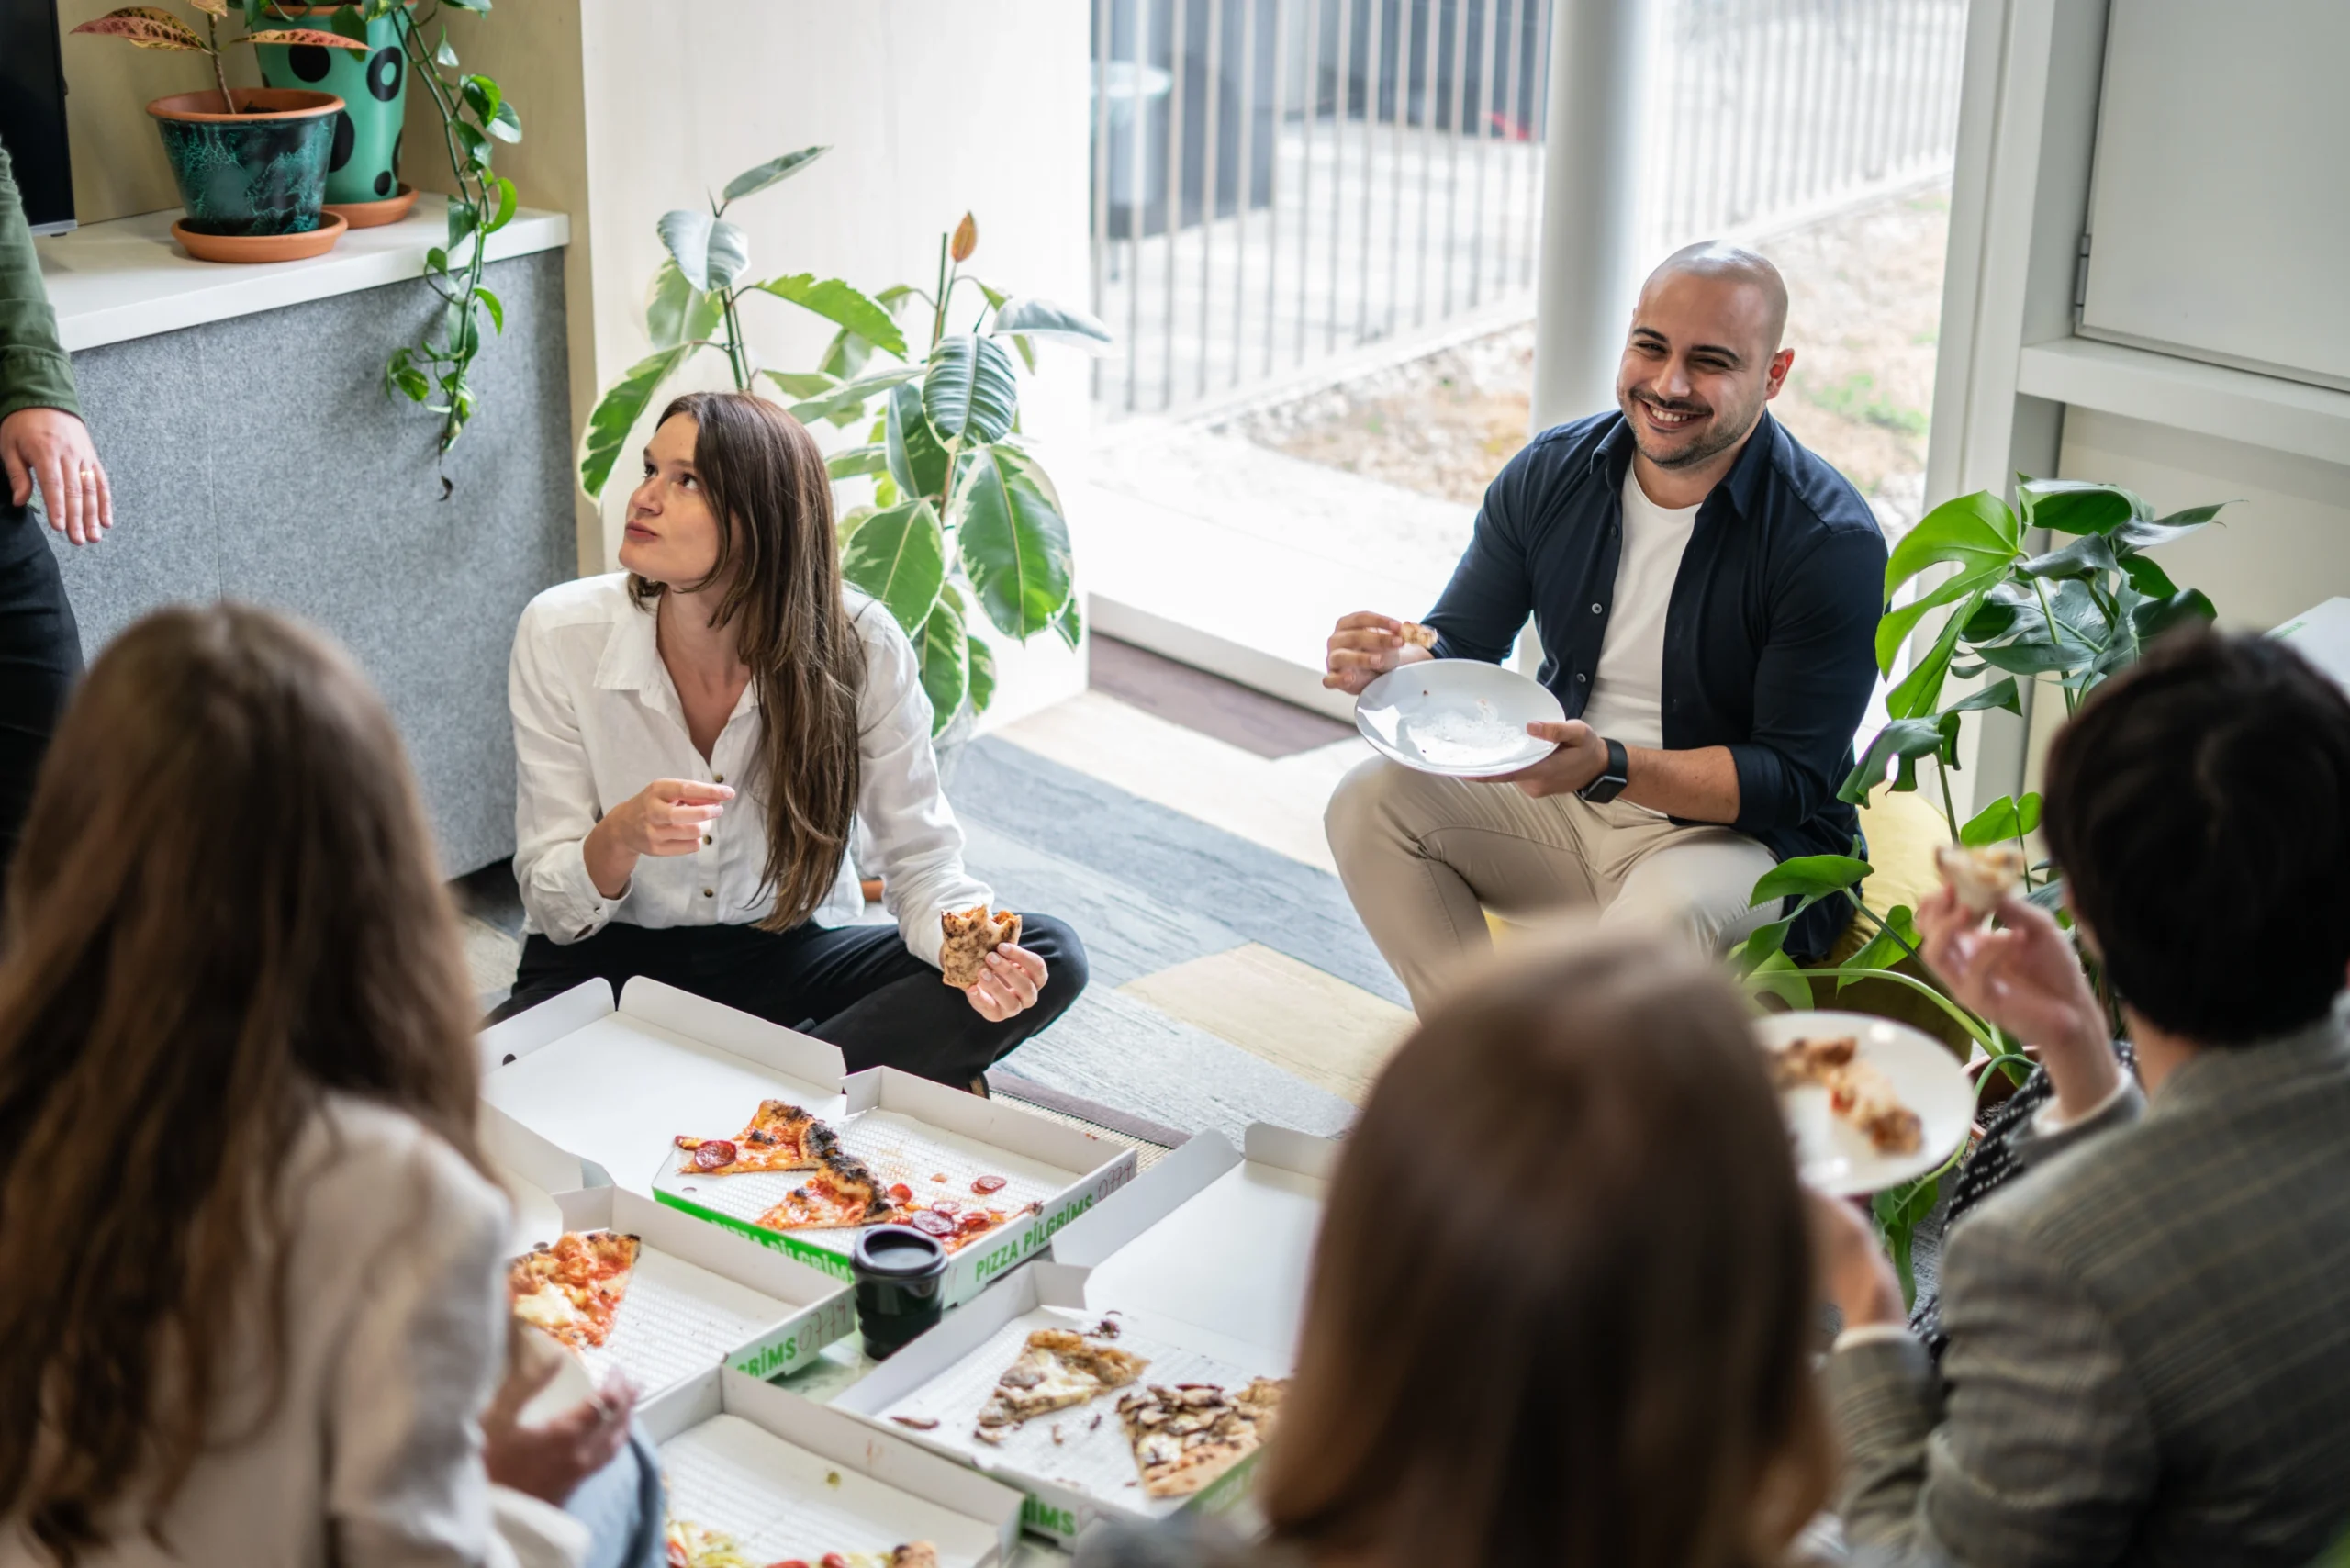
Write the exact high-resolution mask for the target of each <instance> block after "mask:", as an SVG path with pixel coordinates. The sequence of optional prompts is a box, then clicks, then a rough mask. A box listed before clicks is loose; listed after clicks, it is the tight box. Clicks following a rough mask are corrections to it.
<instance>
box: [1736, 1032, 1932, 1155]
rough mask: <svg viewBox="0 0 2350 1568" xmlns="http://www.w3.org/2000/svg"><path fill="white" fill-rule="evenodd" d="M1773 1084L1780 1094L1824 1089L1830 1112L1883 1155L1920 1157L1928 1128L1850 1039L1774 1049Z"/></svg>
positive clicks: (1797, 1042) (1806, 1041)
mask: <svg viewBox="0 0 2350 1568" xmlns="http://www.w3.org/2000/svg"><path fill="white" fill-rule="evenodd" d="M1770 1058H1771V1083H1772V1086H1773V1087H1774V1088H1775V1089H1779V1090H1783V1091H1784V1090H1788V1089H1800V1088H1805V1087H1807V1086H1810V1085H1818V1087H1819V1088H1822V1089H1825V1090H1827V1091H1828V1108H1829V1109H1830V1110H1831V1111H1833V1112H1835V1113H1836V1114H1838V1115H1839V1116H1841V1117H1843V1118H1844V1120H1846V1121H1848V1122H1850V1123H1852V1126H1855V1127H1857V1128H1859V1129H1860V1131H1861V1133H1862V1135H1863V1137H1866V1138H1867V1139H1868V1140H1869V1147H1870V1148H1874V1149H1875V1150H1876V1152H1877V1153H1879V1154H1915V1153H1917V1152H1918V1145H1919V1142H1920V1141H1921V1140H1922V1139H1923V1138H1924V1137H1925V1123H1924V1122H1922V1121H1921V1120H1919V1116H1918V1113H1917V1112H1915V1111H1913V1110H1911V1109H1910V1108H1909V1107H1908V1106H1907V1105H1905V1104H1903V1103H1901V1097H1900V1096H1899V1095H1898V1094H1897V1093H1895V1092H1894V1090H1893V1083H1892V1081H1890V1080H1889V1079H1887V1078H1886V1076H1885V1074H1884V1073H1882V1072H1880V1071H1879V1070H1876V1069H1875V1068H1874V1067H1872V1066H1870V1065H1869V1064H1868V1063H1867V1062H1864V1061H1863V1060H1862V1059H1861V1058H1860V1042H1859V1041H1858V1040H1856V1039H1854V1038H1853V1037H1852V1036H1850V1035H1839V1036H1828V1037H1822V1038H1817V1039H1811V1038H1806V1039H1796V1040H1789V1041H1788V1042H1787V1043H1786V1044H1785V1045H1783V1046H1774V1047H1770Z"/></svg>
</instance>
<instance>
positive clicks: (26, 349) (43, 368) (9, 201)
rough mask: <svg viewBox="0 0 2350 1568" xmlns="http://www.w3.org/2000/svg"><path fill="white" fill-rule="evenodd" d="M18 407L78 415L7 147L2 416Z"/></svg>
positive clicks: (0, 241)
mask: <svg viewBox="0 0 2350 1568" xmlns="http://www.w3.org/2000/svg"><path fill="white" fill-rule="evenodd" d="M17 409H64V410H65V411H66V412H67V413H69V414H72V415H73V416H74V417H75V418H77V419H78V418H79V417H80V416H81V413H82V405H81V403H80V401H79V400H78V399H77V398H75V397H74V396H73V361H72V360H70V359H68V358H67V357H66V354H65V351H64V350H63V349H62V348H60V347H58V345H57V312H56V311H54V310H52V309H50V308H49V290H48V288H47V287H46V286H44V285H43V284H42V283H41V280H40V257H39V254H38V253H37V252H35V251H34V250H33V231H32V230H30V229H29V228H28V227H27V226H26V224H25V204H24V201H23V199H22V198H21V197H19V196H17V176H16V174H15V173H14V172H13V171H12V170H11V169H10V168H9V166H8V152H7V150H6V148H0V420H5V419H6V418H7V417H8V416H9V415H10V414H13V413H15V412H16V411H17Z"/></svg>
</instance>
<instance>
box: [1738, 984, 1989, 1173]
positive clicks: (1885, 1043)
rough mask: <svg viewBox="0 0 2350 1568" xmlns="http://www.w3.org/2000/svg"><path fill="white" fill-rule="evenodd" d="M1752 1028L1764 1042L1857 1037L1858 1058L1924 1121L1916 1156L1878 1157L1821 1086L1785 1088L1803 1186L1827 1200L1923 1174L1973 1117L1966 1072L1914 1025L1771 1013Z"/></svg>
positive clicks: (1783, 1102)
mask: <svg viewBox="0 0 2350 1568" xmlns="http://www.w3.org/2000/svg"><path fill="white" fill-rule="evenodd" d="M1754 1032H1755V1034H1756V1036H1759V1037H1760V1038H1761V1039H1762V1043H1763V1044H1765V1045H1769V1046H1784V1045H1785V1044H1786V1043H1787V1042H1788V1041H1790V1040H1798V1039H1819V1038H1822V1037H1833V1036H1841V1035H1851V1036H1853V1037H1855V1038H1856V1039H1858V1040H1859V1041H1860V1059H1861V1060H1863V1061H1864V1062H1867V1063H1868V1064H1869V1065H1870V1066H1872V1067H1874V1068H1875V1069H1876V1070H1878V1071H1879V1072H1882V1073H1883V1074H1885V1076H1886V1080H1887V1081H1889V1082H1890V1083H1891V1084H1892V1085H1893V1092H1894V1093H1896V1094H1897V1095H1898V1096H1900V1099H1901V1103H1903V1104H1905V1105H1907V1106H1908V1107H1909V1108H1910V1109H1911V1110H1913V1111H1915V1112H1917V1113H1918V1119H1919V1121H1920V1122H1922V1123H1923V1124H1924V1130H1923V1136H1922V1137H1919V1140H1918V1151H1917V1152H1916V1153H1915V1154H1894V1155H1886V1154H1879V1153H1877V1152H1876V1150H1875V1149H1874V1148H1870V1147H1869V1140H1868V1137H1867V1135H1865V1134H1864V1133H1863V1132H1862V1131H1861V1130H1860V1129H1859V1128H1857V1127H1855V1126H1852V1124H1851V1123H1850V1122H1847V1121H1845V1120H1844V1119H1843V1118H1842V1117H1841V1116H1839V1115H1838V1114H1836V1113H1835V1112H1833V1111H1831V1110H1830V1109H1829V1106H1828V1091H1827V1090H1825V1089H1822V1088H1819V1087H1818V1086H1817V1085H1806V1086H1804V1087H1802V1088H1797V1089H1790V1090H1787V1091H1785V1092H1783V1093H1781V1094H1780V1096H1779V1103H1780V1107H1781V1108H1782V1109H1783V1110H1784V1111H1785V1113H1786V1117H1787V1128H1788V1131H1789V1132H1791V1133H1792V1134H1793V1135H1794V1137H1795V1145H1796V1168H1797V1170H1799V1171H1800V1172H1801V1173H1802V1176H1803V1179H1804V1182H1805V1184H1806V1185H1807V1186H1811V1187H1814V1188H1817V1189H1818V1191H1820V1192H1823V1193H1829V1194H1830V1195H1831V1196H1834V1197H1852V1196H1857V1195H1859V1194H1861V1193H1881V1192H1883V1191H1885V1189H1886V1188H1887V1187H1896V1186H1898V1185H1900V1184H1901V1183H1902V1182H1907V1181H1908V1180H1910V1179H1911V1178H1912V1177H1917V1176H1923V1175H1924V1174H1925V1173H1926V1172H1927V1171H1929V1170H1932V1169H1933V1168H1934V1167H1935V1166H1937V1165H1940V1164H1941V1163H1942V1161H1943V1160H1945V1159H1949V1158H1950V1151H1951V1150H1952V1149H1953V1148H1957V1147H1958V1145H1959V1140H1960V1139H1962V1138H1964V1137H1966V1128H1967V1124H1968V1123H1969V1122H1970V1121H1971V1120H1972V1119H1973V1117H1974V1114H1975V1096H1974V1095H1973V1094H1972V1093H1971V1092H1969V1091H1968V1089H1967V1083H1966V1074H1965V1073H1964V1072H1963V1071H1961V1070H1960V1069H1959V1065H1958V1058H1956V1057H1953V1056H1952V1055H1951V1053H1950V1047H1947V1046H1944V1045H1943V1044H1942V1042H1941V1041H1939V1040H1937V1039H1935V1038H1934V1037H1933V1036H1930V1035H1928V1034H1926V1033H1924V1032H1923V1031H1921V1030H1918V1029H1913V1028H1911V1027H1910V1026H1909V1025H1907V1024H1896V1023H1893V1022H1891V1021H1890V1020H1888V1019H1884V1018H1872V1017H1870V1016H1869V1015H1868V1014H1865V1013H1774V1014H1769V1015H1768V1016H1766V1017H1762V1018H1758V1019H1756V1020H1755V1023H1754Z"/></svg>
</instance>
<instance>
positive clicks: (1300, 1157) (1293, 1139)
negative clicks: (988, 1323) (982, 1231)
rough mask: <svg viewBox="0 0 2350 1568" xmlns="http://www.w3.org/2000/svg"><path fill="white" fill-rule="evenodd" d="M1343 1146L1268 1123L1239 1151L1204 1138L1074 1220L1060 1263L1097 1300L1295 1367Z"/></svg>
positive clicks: (1058, 1252) (1056, 1241)
mask: <svg viewBox="0 0 2350 1568" xmlns="http://www.w3.org/2000/svg"><path fill="white" fill-rule="evenodd" d="M1338 1149H1339V1146H1338V1144H1337V1143H1336V1142H1334V1141H1333V1140H1331V1139H1329V1138H1322V1137H1313V1136H1311V1135H1310V1134H1306V1133H1301V1132H1296V1131H1293V1130H1292V1129H1291V1128H1288V1127H1277V1126H1271V1125H1270V1124H1269V1123H1265V1122H1258V1123H1255V1124H1253V1125H1252V1126H1249V1127H1248V1131H1247V1132H1246V1133H1245V1134H1244V1135H1243V1144H1242V1148H1239V1149H1235V1148H1233V1147H1232V1145H1231V1144H1229V1143H1227V1142H1226V1141H1225V1139H1224V1138H1223V1137H1219V1136H1218V1135H1216V1134H1214V1133H1201V1134H1199V1135H1197V1136H1196V1137H1192V1138H1191V1139H1189V1140H1188V1141H1186V1142H1185V1143H1184V1144H1183V1146H1182V1147H1181V1148H1178V1149H1176V1150H1175V1151H1174V1152H1173V1153H1171V1154H1169V1155H1168V1156H1167V1157H1166V1158H1165V1159H1161V1160H1160V1161H1159V1162H1158V1164H1157V1165H1154V1166H1153V1167H1151V1169H1150V1170H1147V1171H1146V1172H1144V1173H1143V1174H1142V1175H1141V1176H1138V1177H1136V1179H1135V1181H1134V1182H1132V1183H1130V1184H1129V1185H1128V1186H1126V1187H1125V1188H1124V1189H1122V1190H1121V1191H1119V1192H1118V1193H1115V1194H1113V1196H1112V1197H1110V1198H1109V1199H1107V1200H1106V1201H1105V1202H1103V1203H1102V1204H1101V1205H1100V1206H1099V1207H1097V1208H1095V1209H1093V1210H1091V1212H1090V1213H1088V1214H1086V1215H1082V1216H1081V1217H1080V1218H1078V1219H1076V1220H1073V1221H1071V1222H1070V1223H1069V1226H1067V1227H1066V1228H1065V1229H1063V1230H1062V1231H1061V1232H1060V1234H1059V1235H1057V1236H1056V1237H1055V1238H1053V1260H1054V1261H1055V1262H1057V1263H1061V1264H1066V1265H1068V1266H1069V1267H1072V1268H1077V1269H1082V1270H1084V1271H1085V1272H1086V1279H1085V1285H1084V1292H1085V1300H1086V1303H1087V1304H1088V1305H1091V1306H1095V1307H1101V1308H1108V1307H1121V1308H1127V1309H1139V1310H1142V1311H1146V1312H1148V1313H1150V1314H1152V1315H1153V1316H1158V1317H1166V1318H1172V1319H1174V1320H1175V1321H1177V1322H1180V1323H1185V1324H1190V1325H1192V1326H1193V1327H1199V1328H1203V1329H1207V1330H1209V1331H1210V1332H1212V1333H1214V1334H1217V1335H1220V1336H1222V1337H1224V1338H1229V1339H1236V1340H1238V1341H1239V1342H1240V1343H1242V1344H1245V1345H1250V1346H1255V1347H1261V1348H1262V1349H1264V1350H1270V1351H1275V1352H1278V1354H1279V1358H1280V1363H1281V1365H1282V1366H1283V1367H1287V1366H1290V1365H1292V1364H1293V1363H1294V1361H1295V1360H1296V1346H1297V1335H1298V1326H1299V1323H1300V1321H1301V1319H1302V1318H1303V1316H1304V1311H1305V1282H1306V1274H1307V1271H1308V1270H1309V1268H1310V1266H1311V1264H1312V1261H1313V1255H1314V1240H1315V1236H1316V1235H1317V1234H1319V1232H1320V1230H1321V1228H1322V1210H1323V1205H1324V1204H1325V1202H1326V1198H1327V1196H1328V1191H1329V1181H1330V1173H1331V1171H1332V1170H1334V1169H1335V1168H1336V1166H1337V1159H1338ZM1207 1258H1212V1259H1214V1260H1216V1261H1215V1264H1214V1266H1213V1267H1206V1268H1203V1267H1202V1266H1201V1260H1202V1259H1207Z"/></svg>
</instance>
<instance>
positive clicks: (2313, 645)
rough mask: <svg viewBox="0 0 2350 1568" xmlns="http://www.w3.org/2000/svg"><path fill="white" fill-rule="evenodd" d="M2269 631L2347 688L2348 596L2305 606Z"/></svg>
mask: <svg viewBox="0 0 2350 1568" xmlns="http://www.w3.org/2000/svg"><path fill="white" fill-rule="evenodd" d="M2273 634H2274V635H2275V636H2277V637H2278V638H2280V639H2281V640H2283V641H2285V642H2288V643H2290V644H2293V648H2294V651H2295V652H2297V653H2299V654H2300V655H2301V656H2302V657H2303V658H2305V659H2307V660H2309V661H2310V663H2311V664H2313V665H2315V666H2317V667H2318V668H2320V669H2322V670H2323V671H2324V672H2325V673H2326V674H2328V675H2330V676H2332V677H2333V678H2334V680H2335V682H2336V683H2338V684H2339V685H2340V686H2341V687H2342V688H2343V689H2344V690H2350V599H2327V600H2326V601H2325V602H2324V603H2323V604H2321V605H2317V606H2315V607H2313V608H2311V609H2309V610H2303V611H2301V613H2300V614H2299V615H2296V616H2294V617H2293V618H2292V619H2291V620H2290V621H2288V622H2285V624H2283V625H2282V626H2279V627H2277V630H2276V632H2275V633H2273Z"/></svg>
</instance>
